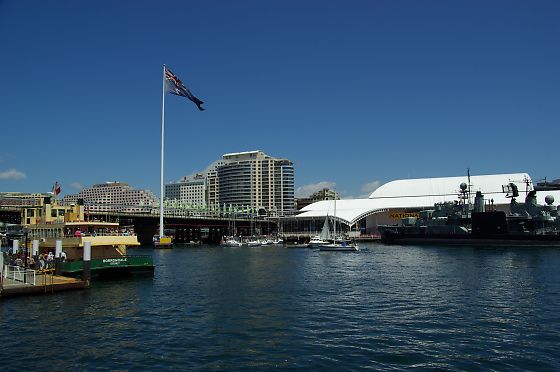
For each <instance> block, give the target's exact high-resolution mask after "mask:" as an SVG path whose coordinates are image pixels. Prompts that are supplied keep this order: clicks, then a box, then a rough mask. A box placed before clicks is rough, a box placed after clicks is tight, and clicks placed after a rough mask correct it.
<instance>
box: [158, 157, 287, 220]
mask: <svg viewBox="0 0 560 372" xmlns="http://www.w3.org/2000/svg"><path fill="white" fill-rule="evenodd" d="M202 179H204V182H202ZM203 187H204V193H203V195H204V200H202V199H195V198H199V197H200V195H201V194H202V192H201V190H202V188H203ZM189 195H190V196H189ZM165 197H166V199H167V200H177V201H180V202H183V203H185V204H187V205H193V206H200V205H202V206H206V207H207V208H208V209H210V210H223V209H224V206H225V207H226V208H227V209H228V210H232V209H234V210H238V209H241V210H249V209H250V210H260V211H261V212H262V210H264V211H266V213H267V214H268V215H272V216H276V215H279V216H283V215H287V214H292V213H293V212H294V211H295V204H294V165H293V163H292V162H291V161H290V160H288V159H278V158H273V157H271V156H268V155H266V154H265V153H264V152H262V151H259V150H257V151H248V152H237V153H231V154H225V155H223V156H222V159H220V160H217V161H215V162H214V163H212V164H211V165H210V166H208V168H206V170H205V171H204V172H202V173H200V174H197V175H196V176H195V177H194V178H193V177H188V176H186V177H183V178H182V179H181V180H180V181H179V182H177V183H170V184H167V185H166V186H165Z"/></svg>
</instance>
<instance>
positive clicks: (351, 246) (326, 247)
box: [318, 198, 359, 252]
mask: <svg viewBox="0 0 560 372" xmlns="http://www.w3.org/2000/svg"><path fill="white" fill-rule="evenodd" d="M328 218H329V217H328V216H327V220H328ZM325 222H326V221H325ZM323 228H324V226H323ZM318 247H319V250H320V251H339V252H356V251H358V250H359V249H358V246H357V245H356V244H355V243H349V242H346V241H345V240H340V241H338V242H337V237H336V198H335V200H334V214H333V242H332V243H327V244H319V245H318Z"/></svg>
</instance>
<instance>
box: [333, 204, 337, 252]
mask: <svg viewBox="0 0 560 372" xmlns="http://www.w3.org/2000/svg"><path fill="white" fill-rule="evenodd" d="M333 224H334V229H333V231H334V244H336V194H335V196H334V220H333Z"/></svg>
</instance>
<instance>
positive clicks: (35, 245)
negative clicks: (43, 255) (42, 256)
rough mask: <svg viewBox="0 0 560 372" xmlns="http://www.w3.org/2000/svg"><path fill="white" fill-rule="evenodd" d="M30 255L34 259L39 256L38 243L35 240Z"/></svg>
mask: <svg viewBox="0 0 560 372" xmlns="http://www.w3.org/2000/svg"><path fill="white" fill-rule="evenodd" d="M31 255H32V256H33V258H34V259H35V258H36V257H37V256H38V255H39V241H38V240H37V239H35V240H33V243H32V253H31Z"/></svg>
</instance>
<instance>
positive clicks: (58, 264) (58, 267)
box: [54, 240, 62, 275]
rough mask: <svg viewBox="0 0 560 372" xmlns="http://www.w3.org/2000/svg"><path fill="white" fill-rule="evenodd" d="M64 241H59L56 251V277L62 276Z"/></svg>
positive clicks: (56, 244)
mask: <svg viewBox="0 0 560 372" xmlns="http://www.w3.org/2000/svg"><path fill="white" fill-rule="evenodd" d="M61 255H62V240H57V241H56V243H55V250H54V273H55V274H56V275H60V274H62V258H61Z"/></svg>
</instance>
